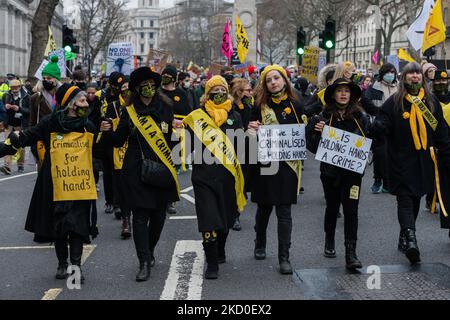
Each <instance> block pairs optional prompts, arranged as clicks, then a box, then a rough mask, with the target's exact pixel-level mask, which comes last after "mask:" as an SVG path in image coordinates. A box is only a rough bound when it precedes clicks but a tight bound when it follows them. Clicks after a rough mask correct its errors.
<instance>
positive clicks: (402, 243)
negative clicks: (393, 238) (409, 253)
mask: <svg viewBox="0 0 450 320" xmlns="http://www.w3.org/2000/svg"><path fill="white" fill-rule="evenodd" d="M407 247H408V243H407V241H406V234H405V231H404V230H401V231H400V235H399V237H398V250H399V251H400V252H402V253H406V250H407Z"/></svg>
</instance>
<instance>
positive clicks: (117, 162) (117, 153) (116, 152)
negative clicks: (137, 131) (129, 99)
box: [112, 107, 128, 170]
mask: <svg viewBox="0 0 450 320" xmlns="http://www.w3.org/2000/svg"><path fill="white" fill-rule="evenodd" d="M114 111H115V112H116V116H117V117H116V118H115V119H113V120H112V125H113V131H116V130H117V127H118V126H119V121H120V117H119V114H118V112H117V110H116V108H115V107H114ZM127 149H128V141H127V142H125V144H124V145H123V147H121V148H113V159H114V169H115V170H122V167H123V159H124V158H125V153H126V152H127Z"/></svg>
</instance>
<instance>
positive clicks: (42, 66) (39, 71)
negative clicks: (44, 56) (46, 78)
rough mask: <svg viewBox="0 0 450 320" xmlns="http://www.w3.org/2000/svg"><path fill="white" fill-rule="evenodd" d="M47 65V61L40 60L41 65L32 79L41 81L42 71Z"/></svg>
mask: <svg viewBox="0 0 450 320" xmlns="http://www.w3.org/2000/svg"><path fill="white" fill-rule="evenodd" d="M48 63H49V61H48V60H42V63H41V65H40V66H39V68H38V69H37V71H36V73H35V74H34V77H35V78H37V79H39V80H42V70H44V68H45V66H46V65H47V64H48Z"/></svg>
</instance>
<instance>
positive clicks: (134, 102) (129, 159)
mask: <svg viewBox="0 0 450 320" xmlns="http://www.w3.org/2000/svg"><path fill="white" fill-rule="evenodd" d="M160 85H161V75H160V74H158V73H156V72H153V71H152V70H151V69H150V68H149V67H141V68H139V69H136V70H135V71H133V72H132V73H131V75H130V83H129V85H128V87H129V90H130V95H129V97H128V99H127V101H126V103H125V105H126V109H125V110H124V111H123V112H122V114H121V115H120V121H119V125H118V127H117V129H116V131H115V132H112V129H113V126H112V124H111V122H110V121H102V123H101V131H102V132H104V134H106V135H110V137H111V140H112V142H113V145H114V147H116V148H121V147H123V146H124V144H125V143H126V142H127V141H128V148H127V150H126V153H125V157H124V159H123V166H122V174H121V179H120V181H121V184H122V187H123V190H127V192H126V193H125V194H124V200H125V205H126V206H127V207H128V208H130V210H131V212H132V213H133V222H132V224H133V230H134V231H133V238H134V243H135V246H136V252H137V256H138V259H139V272H138V273H137V275H136V281H138V282H141V281H147V280H148V279H149V277H150V268H151V266H153V265H154V264H155V257H154V250H155V247H156V245H157V243H158V241H159V238H160V236H161V232H162V230H163V227H164V222H165V219H166V209H167V206H168V204H169V203H172V202H175V201H179V199H180V196H179V194H180V188H179V184H178V178H177V173H176V171H175V165H174V163H173V160H172V146H171V145H170V144H169V143H170V142H171V134H172V123H173V120H174V116H173V111H172V109H171V108H167V107H166V105H167V104H168V103H170V100H169V99H168V98H167V97H166V96H164V95H163V94H162V93H160V92H158V91H157V88H159V86H160ZM166 100H167V101H166Z"/></svg>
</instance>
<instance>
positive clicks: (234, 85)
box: [231, 78, 250, 100]
mask: <svg viewBox="0 0 450 320" xmlns="http://www.w3.org/2000/svg"><path fill="white" fill-rule="evenodd" d="M248 85H250V81H248V80H247V79H244V78H236V79H233V81H232V82H231V95H232V96H233V98H234V99H235V100H237V99H241V98H242V93H243V92H244V90H245V87H246V86H248Z"/></svg>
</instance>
